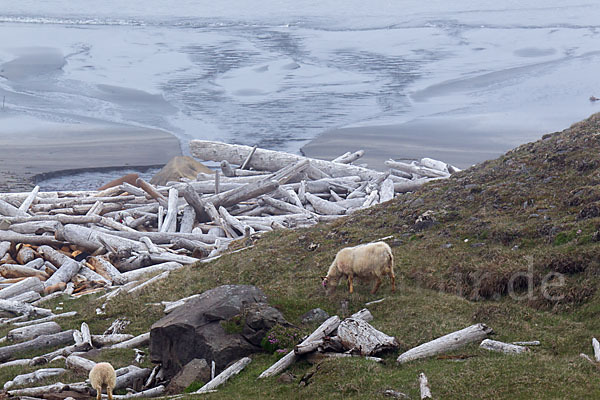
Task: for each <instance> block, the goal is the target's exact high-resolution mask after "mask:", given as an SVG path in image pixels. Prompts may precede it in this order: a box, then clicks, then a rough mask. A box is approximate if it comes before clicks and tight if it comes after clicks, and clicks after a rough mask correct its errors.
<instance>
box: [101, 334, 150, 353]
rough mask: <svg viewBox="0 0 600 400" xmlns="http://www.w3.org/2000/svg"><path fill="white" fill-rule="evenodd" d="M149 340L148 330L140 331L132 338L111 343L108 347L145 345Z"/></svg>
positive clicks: (129, 347)
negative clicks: (140, 332)
mask: <svg viewBox="0 0 600 400" xmlns="http://www.w3.org/2000/svg"><path fill="white" fill-rule="evenodd" d="M149 342H150V332H146V333H142V334H141V335H139V336H136V337H134V338H132V339H129V340H125V341H124V342H121V343H117V344H113V345H112V346H110V347H109V349H131V348H133V347H137V346H146V345H148V343H149Z"/></svg>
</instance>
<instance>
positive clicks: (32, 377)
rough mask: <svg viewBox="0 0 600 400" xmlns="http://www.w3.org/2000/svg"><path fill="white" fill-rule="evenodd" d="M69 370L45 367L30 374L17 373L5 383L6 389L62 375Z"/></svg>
mask: <svg viewBox="0 0 600 400" xmlns="http://www.w3.org/2000/svg"><path fill="white" fill-rule="evenodd" d="M65 372H67V370H66V369H64V368H44V369H38V370H37V371H34V372H30V373H28V374H22V375H17V376H15V377H14V378H13V380H12V381H8V382H6V383H5V384H4V390H9V389H10V388H12V387H14V386H21V385H27V384H30V383H35V382H38V381H41V380H44V379H47V378H50V377H53V376H58V375H62V374H64V373H65Z"/></svg>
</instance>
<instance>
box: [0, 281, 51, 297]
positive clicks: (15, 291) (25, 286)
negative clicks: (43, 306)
mask: <svg viewBox="0 0 600 400" xmlns="http://www.w3.org/2000/svg"><path fill="white" fill-rule="evenodd" d="M32 290H33V291H34V292H37V293H41V292H43V291H44V284H43V283H42V282H41V281H40V280H39V279H38V278H35V277H30V278H25V279H23V280H22V281H20V282H17V283H13V284H12V285H10V286H9V287H6V288H4V289H1V290H0V299H10V298H12V297H15V296H17V295H19V294H22V293H26V292H29V291H32Z"/></svg>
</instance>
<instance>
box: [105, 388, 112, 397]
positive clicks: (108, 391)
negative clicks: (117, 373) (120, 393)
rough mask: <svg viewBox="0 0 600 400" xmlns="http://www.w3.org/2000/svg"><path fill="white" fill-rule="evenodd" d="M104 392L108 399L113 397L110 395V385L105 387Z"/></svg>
mask: <svg viewBox="0 0 600 400" xmlns="http://www.w3.org/2000/svg"><path fill="white" fill-rule="evenodd" d="M106 394H107V395H108V400H113V397H112V388H111V387H110V386H107V387H106Z"/></svg>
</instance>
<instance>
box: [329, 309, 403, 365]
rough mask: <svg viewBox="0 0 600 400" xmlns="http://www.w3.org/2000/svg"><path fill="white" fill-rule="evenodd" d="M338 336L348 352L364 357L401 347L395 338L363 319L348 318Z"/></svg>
mask: <svg viewBox="0 0 600 400" xmlns="http://www.w3.org/2000/svg"><path fill="white" fill-rule="evenodd" d="M337 336H338V337H339V338H340V340H341V342H342V344H343V346H344V347H345V348H346V349H348V350H354V351H358V352H359V353H360V354H361V355H363V356H370V355H373V354H377V353H379V352H381V351H384V350H389V349H394V348H397V347H398V346H399V344H398V341H397V340H396V338H395V337H392V336H388V335H386V334H385V333H383V332H381V331H378V330H377V329H375V328H373V327H372V326H371V325H370V324H369V323H368V322H365V321H363V320H362V319H358V318H357V319H354V318H346V319H345V320H344V321H342V323H341V324H340V326H338V329H337Z"/></svg>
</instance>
